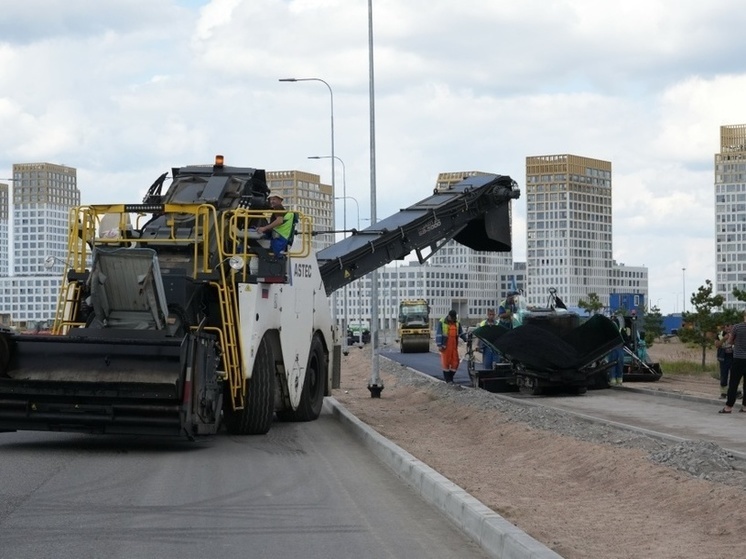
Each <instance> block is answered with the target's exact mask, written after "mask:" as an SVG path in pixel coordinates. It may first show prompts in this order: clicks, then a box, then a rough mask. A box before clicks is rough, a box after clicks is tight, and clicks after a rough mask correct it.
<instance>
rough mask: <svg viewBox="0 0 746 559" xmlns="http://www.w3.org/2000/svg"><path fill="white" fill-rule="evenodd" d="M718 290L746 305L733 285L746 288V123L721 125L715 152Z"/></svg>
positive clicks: (734, 304) (729, 301)
mask: <svg viewBox="0 0 746 559" xmlns="http://www.w3.org/2000/svg"><path fill="white" fill-rule="evenodd" d="M715 270H716V274H715V294H716V295H722V296H723V297H724V298H725V306H726V307H730V308H738V309H743V308H746V304H744V303H743V302H739V301H737V300H736V298H735V297H733V288H734V287H736V288H738V289H741V290H746V124H733V125H725V126H721V127H720V152H719V153H716V154H715Z"/></svg>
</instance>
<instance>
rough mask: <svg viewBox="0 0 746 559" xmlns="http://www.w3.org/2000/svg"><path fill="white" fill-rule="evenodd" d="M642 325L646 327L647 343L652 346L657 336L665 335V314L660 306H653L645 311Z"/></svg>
mask: <svg viewBox="0 0 746 559" xmlns="http://www.w3.org/2000/svg"><path fill="white" fill-rule="evenodd" d="M642 327H643V328H644V329H645V343H646V344H647V346H648V347H650V346H652V345H653V342H654V341H655V339H656V338H658V337H660V336H661V335H663V315H662V314H661V310H660V309H659V308H658V307H656V306H653V308H651V309H649V310H648V311H647V312H646V313H645V317H644V318H643V322H642Z"/></svg>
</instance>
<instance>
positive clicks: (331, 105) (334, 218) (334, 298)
mask: <svg viewBox="0 0 746 559" xmlns="http://www.w3.org/2000/svg"><path fill="white" fill-rule="evenodd" d="M278 81H281V82H293V83H294V82H321V83H323V84H324V85H325V86H326V88H327V89H328V90H329V116H330V122H331V148H332V150H331V157H330V159H331V160H332V229H336V226H337V216H336V215H335V213H334V198H335V197H336V195H337V189H336V188H335V175H336V173H335V170H336V168H335V166H334V161H335V160H336V159H337V158H336V157H335V156H334V91H332V86H330V85H329V84H328V83H327V82H326V81H325V80H322V79H321V78H280V79H279V80H278ZM335 240H336V239H335V236H334V235H333V234H332V244H333V243H334V241H335ZM332 314H333V315H334V324H335V325H336V324H337V323H338V320H337V296H336V294H332ZM344 335H345V339H346V337H347V332H344Z"/></svg>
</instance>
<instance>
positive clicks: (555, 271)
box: [526, 155, 613, 306]
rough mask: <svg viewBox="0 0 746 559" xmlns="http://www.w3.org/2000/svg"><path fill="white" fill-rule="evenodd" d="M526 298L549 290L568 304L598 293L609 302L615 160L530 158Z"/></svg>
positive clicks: (535, 300) (541, 300) (540, 300)
mask: <svg viewBox="0 0 746 559" xmlns="http://www.w3.org/2000/svg"><path fill="white" fill-rule="evenodd" d="M526 208H527V219H526V277H527V289H526V298H527V302H528V304H529V305H543V304H545V302H546V300H547V293H548V292H549V289H550V288H555V289H557V294H558V295H559V296H560V297H561V298H562V299H563V301H564V302H565V304H568V305H577V303H578V301H579V300H580V299H584V298H585V299H587V297H588V294H589V293H596V294H597V295H598V296H599V298H600V300H601V301H602V302H603V303H604V304H605V305H607V306H608V304H609V294H610V293H611V289H610V281H609V279H610V273H611V272H610V270H611V268H612V264H613V260H612V218H611V163H610V162H608V161H601V160H598V159H592V158H590V157H580V156H577V155H542V156H533V157H527V158H526Z"/></svg>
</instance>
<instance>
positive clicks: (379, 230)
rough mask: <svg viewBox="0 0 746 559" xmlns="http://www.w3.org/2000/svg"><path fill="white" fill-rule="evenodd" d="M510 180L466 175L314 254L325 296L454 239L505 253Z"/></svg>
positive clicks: (512, 190)
mask: <svg viewBox="0 0 746 559" xmlns="http://www.w3.org/2000/svg"><path fill="white" fill-rule="evenodd" d="M519 196H520V190H519V189H518V188H517V185H516V182H515V181H514V180H513V179H511V178H510V177H509V176H505V175H479V176H474V177H468V178H465V179H464V180H462V181H461V182H458V183H456V184H454V185H453V186H452V187H450V188H449V189H447V190H442V191H439V190H436V191H435V192H434V193H433V194H432V195H431V196H429V197H428V198H425V199H424V200H422V201H420V202H418V203H416V204H414V205H412V206H410V207H408V208H405V209H403V210H400V211H399V212H398V213H396V214H394V215H392V216H390V217H387V218H386V219H383V220H381V221H379V222H378V223H375V224H373V225H371V226H370V227H367V228H366V229H363V230H362V231H357V232H354V233H353V235H352V236H350V237H347V238H346V239H343V240H341V241H339V242H337V243H335V244H333V245H331V246H330V247H327V248H325V249H323V250H321V251H319V252H318V253H317V254H316V259H317V261H318V263H319V270H320V271H321V278H322V280H323V282H324V287H325V289H326V293H327V295H330V294H331V293H333V292H334V291H336V290H337V289H340V288H342V287H344V286H345V285H347V284H348V283H351V282H353V281H355V280H357V279H359V278H361V277H363V276H365V275H366V274H368V273H369V272H372V271H373V270H375V269H377V268H380V267H381V266H385V265H386V264H388V263H389V262H393V261H394V260H400V259H402V258H404V257H405V256H407V255H408V254H409V253H410V252H412V251H413V250H414V251H416V252H417V257H418V259H419V260H420V262H424V261H425V260H426V258H425V257H423V255H422V252H421V249H423V248H426V247H430V248H431V249H432V252H431V255H432V253H434V252H435V251H436V250H438V249H439V248H440V247H441V246H443V244H444V243H445V241H448V240H451V239H454V240H456V241H457V242H459V243H461V244H462V245H464V246H467V247H469V248H471V249H474V250H478V251H488V252H508V251H510V250H511V233H510V200H514V199H517V198H518V197H519Z"/></svg>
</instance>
